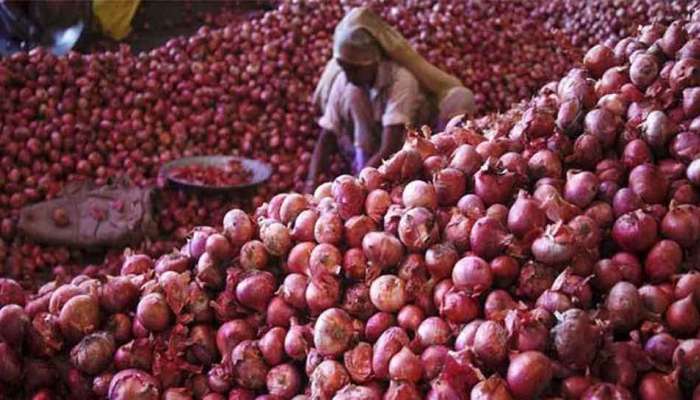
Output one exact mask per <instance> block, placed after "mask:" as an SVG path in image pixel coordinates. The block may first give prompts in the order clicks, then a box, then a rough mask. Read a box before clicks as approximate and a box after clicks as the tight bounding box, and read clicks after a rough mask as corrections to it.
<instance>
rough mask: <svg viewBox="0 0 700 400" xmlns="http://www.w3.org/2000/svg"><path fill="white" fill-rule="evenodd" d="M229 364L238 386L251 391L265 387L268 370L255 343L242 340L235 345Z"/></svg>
mask: <svg viewBox="0 0 700 400" xmlns="http://www.w3.org/2000/svg"><path fill="white" fill-rule="evenodd" d="M229 362H230V365H231V367H232V369H233V372H234V376H235V379H236V383H237V384H238V385H240V386H242V387H244V388H246V389H251V390H254V389H260V388H263V387H265V384H266V378H267V374H268V368H267V365H265V361H264V360H263V356H262V353H261V352H260V350H259V349H258V346H257V344H256V343H255V342H253V341H251V340H244V341H242V342H240V343H239V344H238V345H236V347H234V348H233V350H232V351H231V358H230V361H229Z"/></svg>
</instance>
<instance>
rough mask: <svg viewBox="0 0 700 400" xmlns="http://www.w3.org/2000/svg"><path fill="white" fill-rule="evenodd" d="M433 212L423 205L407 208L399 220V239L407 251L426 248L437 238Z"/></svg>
mask: <svg viewBox="0 0 700 400" xmlns="http://www.w3.org/2000/svg"><path fill="white" fill-rule="evenodd" d="M437 228H438V227H437V224H436V222H435V218H434V216H433V214H432V213H431V212H430V211H428V209H426V208H423V207H415V208H411V209H408V210H406V211H405V212H404V214H403V215H402V216H401V220H400V222H399V239H401V242H402V243H403V244H404V245H405V246H406V249H407V250H409V251H414V252H415V251H421V250H425V249H427V248H428V247H429V246H430V245H431V244H432V243H433V242H435V241H436V240H437V238H438V230H437Z"/></svg>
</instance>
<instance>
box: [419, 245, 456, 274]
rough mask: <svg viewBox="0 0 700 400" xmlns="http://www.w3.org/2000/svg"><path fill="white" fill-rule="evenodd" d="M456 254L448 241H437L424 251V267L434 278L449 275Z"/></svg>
mask: <svg viewBox="0 0 700 400" xmlns="http://www.w3.org/2000/svg"><path fill="white" fill-rule="evenodd" d="M457 259H458V254H457V251H456V250H455V248H454V246H452V245H451V244H449V243H438V244H435V245H433V246H431V247H430V248H429V249H428V250H427V251H426V252H425V267H426V268H427V269H428V272H429V273H430V275H431V276H432V278H433V279H434V280H439V279H442V278H446V277H448V276H450V274H451V271H452V268H453V267H454V265H455V263H456V262H457Z"/></svg>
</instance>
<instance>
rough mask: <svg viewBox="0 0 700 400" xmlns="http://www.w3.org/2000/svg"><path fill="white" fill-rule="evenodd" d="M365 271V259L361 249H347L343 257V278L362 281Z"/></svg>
mask: <svg viewBox="0 0 700 400" xmlns="http://www.w3.org/2000/svg"><path fill="white" fill-rule="evenodd" d="M366 270H367V257H365V253H364V252H362V249H348V250H347V251H346V252H345V255H344V256H343V271H344V272H345V277H346V278H350V279H356V280H363V279H364V278H365V272H366Z"/></svg>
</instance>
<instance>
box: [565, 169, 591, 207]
mask: <svg viewBox="0 0 700 400" xmlns="http://www.w3.org/2000/svg"><path fill="white" fill-rule="evenodd" d="M597 192H598V178H597V177H596V176H595V175H594V174H593V173H591V172H587V171H580V172H576V171H569V172H568V176H567V180H566V185H565V186H564V199H566V200H567V201H568V202H570V203H572V204H574V205H576V206H579V207H581V208H585V207H586V206H588V205H589V204H590V203H591V201H593V199H594V198H595V196H596V194H597Z"/></svg>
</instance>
